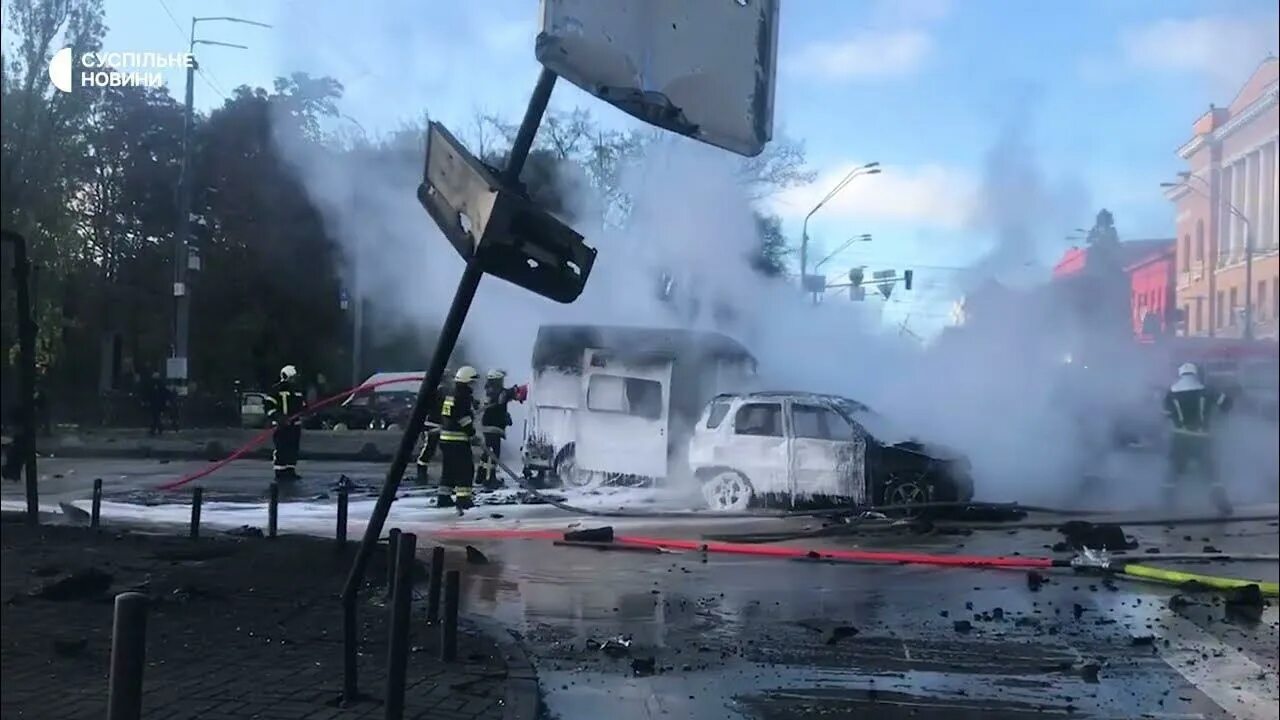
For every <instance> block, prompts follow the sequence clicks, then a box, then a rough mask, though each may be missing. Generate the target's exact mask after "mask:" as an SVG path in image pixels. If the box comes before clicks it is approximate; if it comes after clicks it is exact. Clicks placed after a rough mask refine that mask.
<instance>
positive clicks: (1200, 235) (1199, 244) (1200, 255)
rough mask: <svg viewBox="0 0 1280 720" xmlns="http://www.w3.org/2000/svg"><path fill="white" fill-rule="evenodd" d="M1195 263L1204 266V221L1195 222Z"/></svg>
mask: <svg viewBox="0 0 1280 720" xmlns="http://www.w3.org/2000/svg"><path fill="white" fill-rule="evenodd" d="M1196 262H1197V263H1199V264H1201V265H1203V264H1204V220H1197V221H1196Z"/></svg>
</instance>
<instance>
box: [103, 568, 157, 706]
mask: <svg viewBox="0 0 1280 720" xmlns="http://www.w3.org/2000/svg"><path fill="white" fill-rule="evenodd" d="M146 661H147V596H146V595H143V594H142V593H136V592H127V593H120V594H119V595H117V596H116V611H115V619H114V621H113V622H112V626H111V679H110V682H109V684H108V691H107V720H141V718H142V670H143V668H144V667H146V664H147V662H146Z"/></svg>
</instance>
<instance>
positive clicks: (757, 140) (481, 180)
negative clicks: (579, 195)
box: [342, 0, 779, 703]
mask: <svg viewBox="0 0 1280 720" xmlns="http://www.w3.org/2000/svg"><path fill="white" fill-rule="evenodd" d="M778 2H779V0H725V1H724V2H698V3H689V2H686V1H685V0H647V1H646V2H644V3H630V2H626V1H625V0H543V3H542V31H541V32H540V33H539V34H538V37H537V40H536V43H535V47H536V56H537V59H538V61H539V62H540V63H542V65H543V70H542V73H541V75H540V76H539V78H538V82H537V85H536V86H535V87H534V90H533V95H532V97H531V98H530V99H529V105H528V108H527V109H526V111H525V115H524V119H523V121H522V122H521V124H520V128H519V130H518V131H517V133H516V138H515V141H514V143H513V144H512V148H511V153H510V156H509V158H508V160H507V166H506V168H504V169H502V170H498V169H496V168H492V167H489V166H487V165H485V164H484V163H482V162H481V161H480V160H479V159H477V158H476V157H475V156H474V155H473V154H472V153H471V152H469V151H468V150H467V149H466V148H465V147H464V146H463V145H462V144H461V143H460V142H458V140H457V139H456V138H454V137H453V135H451V134H450V133H449V132H448V130H446V129H445V128H444V126H443V125H441V124H439V123H435V122H433V123H431V124H430V126H429V128H428V138H427V152H426V158H425V162H424V165H423V179H422V183H421V185H420V186H419V187H418V190H417V195H418V200H419V202H421V204H422V206H423V207H424V208H425V209H426V211H427V212H428V213H429V214H430V215H431V218H432V219H433V220H435V222H436V224H437V225H438V226H439V227H440V230H441V232H442V233H443V234H444V235H445V237H446V238H447V239H448V240H449V242H450V244H452V245H453V247H454V249H455V250H456V251H457V252H458V254H459V255H460V256H461V257H462V258H463V260H465V261H466V268H465V269H464V270H463V273H462V277H461V279H460V280H459V281H458V289H457V291H456V292H455V293H454V297H453V302H452V304H451V305H450V306H449V312H448V315H447V316H446V317H445V320H444V325H443V326H442V327H441V330H440V336H439V339H438V341H437V343H436V349H435V353H434V354H433V355H432V358H431V363H430V365H429V366H428V369H427V374H426V377H425V378H424V380H423V382H422V385H421V387H420V388H419V390H418V396H417V400H416V401H415V403H414V407H413V413H412V415H411V416H410V418H409V422H408V423H407V424H406V426H405V431H404V436H403V437H402V438H401V440H400V445H399V447H398V448H397V449H396V454H395V456H394V457H393V459H392V461H391V467H390V468H388V470H387V476H386V479H385V480H384V482H383V485H382V490H381V492H380V493H379V494H378V500H377V503H376V504H375V506H374V509H373V512H372V514H371V515H370V517H369V522H368V524H367V525H366V527H365V533H364V538H363V540H362V541H361V543H360V547H359V550H358V551H357V553H356V557H355V560H354V561H353V562H352V566H351V571H350V573H349V574H348V576H347V581H346V584H345V586H344V587H343V590H342V608H343V651H344V655H343V660H344V662H343V701H344V702H345V703H351V702H354V701H356V700H357V699H359V697H360V693H359V685H358V670H357V665H356V663H357V657H358V652H357V650H358V645H359V641H360V639H359V636H358V618H357V605H356V602H357V599H358V596H359V592H360V588H361V586H362V585H363V583H364V577H365V573H366V571H367V569H368V564H369V560H370V557H371V556H372V554H373V549H374V547H375V546H376V545H377V543H378V538H379V537H380V536H381V534H382V529H383V526H384V525H385V524H386V520H387V514H388V513H389V512H390V510H391V503H392V501H393V500H394V499H395V495H396V490H397V489H398V488H399V485H400V479H401V478H402V477H403V475H404V472H405V468H406V467H407V466H408V462H409V458H410V456H411V455H412V453H413V449H414V445H415V444H416V443H417V440H418V436H419V435H420V434H421V433H422V430H423V425H424V423H425V421H426V416H427V411H428V408H430V407H432V406H435V405H437V404H438V403H439V402H440V398H439V397H437V388H438V387H439V385H440V380H441V377H442V376H443V375H444V369H445V365H446V364H447V363H448V361H449V357H450V356H451V355H452V354H453V350H454V347H455V346H456V345H457V341H458V335H459V334H460V333H461V331H462V325H463V323H464V321H465V320H466V317H467V312H468V310H469V309H470V307H471V302H472V300H473V299H474V298H475V294H476V290H477V288H478V287H479V285H480V279H481V278H482V277H483V276H484V275H485V274H489V275H494V276H496V277H499V278H502V279H504V280H507V281H508V282H511V283H513V284H515V285H519V286H520V287H523V288H525V289H527V290H530V291H532V292H534V293H536V294H538V295H542V296H543V297H547V298H550V299H552V300H555V301H557V302H561V303H571V302H573V301H574V300H576V299H577V298H578V296H579V295H581V294H582V291H583V288H585V287H586V283H587V279H588V278H589V277H590V275H591V268H592V266H593V265H594V263H595V257H596V251H595V249H594V248H592V247H590V246H589V245H587V244H586V242H585V241H584V239H583V238H582V236H581V235H579V234H578V233H576V232H575V231H574V230H573V229H572V228H570V227H568V226H567V225H565V224H564V223H562V222H560V221H559V220H557V219H556V218H555V217H554V216H552V215H551V214H550V213H548V212H546V211H544V210H542V209H540V208H538V207H537V206H535V204H534V203H533V202H532V201H531V200H530V199H529V195H528V192H527V190H526V189H525V187H524V185H523V183H522V182H521V181H520V173H521V170H522V169H523V168H524V163H525V160H526V159H527V158H528V156H529V151H530V149H531V148H532V146H533V141H534V137H535V135H536V134H537V131H538V127H539V125H541V123H542V117H543V114H544V113H545V112H546V108H547V103H548V102H549V101H550V99H551V91H552V89H553V88H554V86H555V82H556V78H557V76H558V75H562V76H564V77H565V78H567V79H568V80H569V81H570V82H572V83H573V84H575V85H577V86H578V87H580V88H582V89H583V90H585V91H587V92H588V93H590V94H592V95H594V96H596V97H598V98H600V99H602V100H604V101H605V102H608V103H610V104H612V105H614V106H615V107H618V108H620V109H622V110H623V111H625V112H627V113H629V114H630V115H632V116H634V117H636V118H639V119H640V120H643V121H645V122H647V123H649V124H651V125H655V126H657V127H660V128H664V129H666V130H670V131H672V132H676V133H679V134H681V135H686V136H689V137H692V138H694V139H697V140H699V141H702V142H706V143H709V144H712V145H716V146H719V147H722V148H725V149H728V150H731V151H733V152H736V153H739V154H742V155H746V156H755V155H758V154H759V153H760V152H761V151H762V150H763V149H764V146H765V143H767V142H768V141H769V139H770V138H771V137H772V133H773V90H774V76H775V65H776V60H777V37H778V33H777V19H778Z"/></svg>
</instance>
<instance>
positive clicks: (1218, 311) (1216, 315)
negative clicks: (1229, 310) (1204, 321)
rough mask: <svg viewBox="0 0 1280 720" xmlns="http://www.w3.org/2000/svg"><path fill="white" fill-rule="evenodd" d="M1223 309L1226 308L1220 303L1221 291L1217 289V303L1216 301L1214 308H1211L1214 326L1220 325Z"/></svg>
mask: <svg viewBox="0 0 1280 720" xmlns="http://www.w3.org/2000/svg"><path fill="white" fill-rule="evenodd" d="M1225 309H1226V308H1225V307H1224V306H1223V304H1222V291H1221V290H1219V291H1218V303H1217V305H1216V306H1215V307H1214V309H1213V324H1214V325H1216V326H1218V327H1222V321H1223V318H1224V316H1225V314H1224V313H1223V310H1225Z"/></svg>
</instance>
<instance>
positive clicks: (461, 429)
mask: <svg viewBox="0 0 1280 720" xmlns="http://www.w3.org/2000/svg"><path fill="white" fill-rule="evenodd" d="M477 377H479V373H477V372H476V369H475V368H473V367H470V366H463V367H460V368H458V372H457V373H455V374H454V376H453V390H452V391H451V392H450V393H449V394H448V395H447V396H445V399H444V402H443V403H442V404H441V405H440V460H441V462H442V463H443V468H442V469H441V471H440V487H439V489H438V490H437V491H436V505H437V507H455V508H457V510H458V514H459V515H461V514H462V513H463V512H464V511H466V509H467V508H469V507H471V506H472V503H471V487H472V481H473V480H474V479H475V472H476V469H475V457H474V456H473V455H472V451H471V446H472V444H474V443H475V442H476V441H478V440H479V438H477V437H476V426H475V393H474V392H473V390H472V386H473V385H474V383H475V381H476V378H477Z"/></svg>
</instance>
